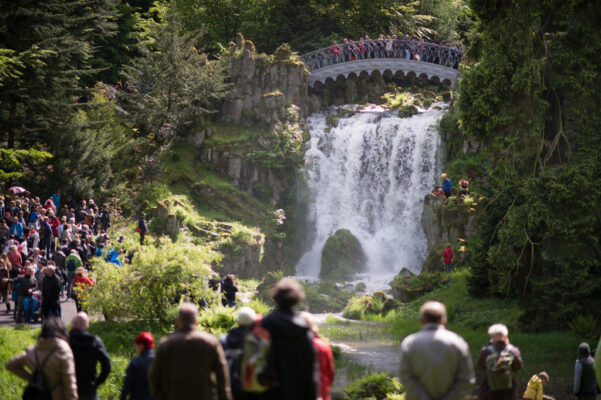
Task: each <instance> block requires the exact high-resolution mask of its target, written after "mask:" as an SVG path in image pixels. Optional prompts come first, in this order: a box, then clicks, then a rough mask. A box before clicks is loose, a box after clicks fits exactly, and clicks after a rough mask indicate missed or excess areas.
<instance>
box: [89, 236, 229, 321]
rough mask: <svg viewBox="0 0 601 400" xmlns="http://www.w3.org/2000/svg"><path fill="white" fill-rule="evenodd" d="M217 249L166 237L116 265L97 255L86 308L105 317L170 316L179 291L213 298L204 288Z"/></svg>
mask: <svg viewBox="0 0 601 400" xmlns="http://www.w3.org/2000/svg"><path fill="white" fill-rule="evenodd" d="M217 258H218V256H217V253H215V252H214V251H212V250H211V249H210V248H208V247H202V246H194V245H193V244H192V243H191V242H190V241H189V240H185V239H184V240H182V241H179V242H177V243H173V242H172V241H171V240H170V239H168V238H162V239H160V240H159V242H158V244H157V245H156V246H153V245H149V246H144V251H143V252H138V253H137V254H136V255H135V256H134V257H133V260H132V263H131V264H125V265H123V266H122V267H120V268H119V267H117V266H115V265H113V264H109V263H106V262H104V261H103V260H96V261H95V263H94V274H93V275H95V277H96V285H95V286H94V287H93V288H92V289H91V290H90V296H89V298H88V299H87V304H86V306H87V308H88V310H89V311H90V312H92V313H94V312H98V313H102V314H103V315H104V317H105V319H106V320H108V321H111V320H124V319H125V320H127V319H141V320H147V321H153V320H157V321H159V322H161V323H166V322H170V321H172V318H173V317H174V312H175V309H176V307H177V305H178V302H179V300H180V298H182V296H184V298H186V299H187V300H190V301H194V302H200V300H201V299H204V300H205V301H207V302H209V303H211V302H213V301H214V299H212V296H214V294H213V292H212V291H210V290H209V289H208V274H209V271H210V267H209V265H210V263H211V262H212V261H214V260H215V259H217Z"/></svg>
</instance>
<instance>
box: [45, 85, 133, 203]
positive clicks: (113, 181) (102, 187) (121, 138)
mask: <svg viewBox="0 0 601 400" xmlns="http://www.w3.org/2000/svg"><path fill="white" fill-rule="evenodd" d="M130 137H131V134H130V131H129V130H127V129H126V127H125V126H124V125H123V123H122V122H121V121H120V120H119V119H118V118H117V115H116V111H115V104H114V103H113V102H108V101H107V99H106V96H104V95H103V94H100V93H99V94H97V95H96V96H95V97H94V98H93V99H92V100H91V101H90V102H89V103H88V107H87V109H86V110H85V111H84V110H80V111H79V112H77V114H75V115H74V116H73V119H72V120H70V121H69V120H67V123H65V124H63V125H62V132H60V133H59V132H57V134H56V135H55V136H54V139H53V140H52V141H51V142H50V143H49V145H48V147H49V150H50V151H51V153H52V154H53V155H54V158H53V162H52V169H51V170H49V171H44V170H42V171H38V174H40V175H41V176H43V177H44V178H45V179H47V182H51V184H52V185H53V186H54V187H60V188H63V189H64V190H65V191H66V192H67V193H71V194H73V195H76V196H81V197H84V198H91V197H99V198H104V199H106V198H108V197H109V196H110V195H112V194H116V193H117V192H118V189H119V188H120V187H122V186H123V179H122V178H123V176H124V175H125V174H126V173H127V171H128V170H129V169H130V168H131V162H132V160H135V158H133V157H132V150H134V147H133V146H132V144H131V142H130ZM134 154H135V153H134ZM40 189H42V188H40Z"/></svg>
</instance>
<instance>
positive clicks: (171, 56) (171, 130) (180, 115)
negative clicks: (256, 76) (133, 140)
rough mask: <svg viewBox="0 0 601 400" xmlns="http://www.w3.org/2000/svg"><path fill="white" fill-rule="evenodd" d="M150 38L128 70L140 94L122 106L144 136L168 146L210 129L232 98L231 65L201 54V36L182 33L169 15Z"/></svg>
mask: <svg viewBox="0 0 601 400" xmlns="http://www.w3.org/2000/svg"><path fill="white" fill-rule="evenodd" d="M150 36H151V38H152V40H151V43H150V45H149V46H148V47H146V48H144V49H143V56H142V57H140V58H138V59H136V60H135V62H133V63H132V65H131V66H128V67H127V68H126V74H125V75H126V77H127V81H128V82H129V84H130V85H132V86H133V88H134V89H135V90H134V92H133V93H132V94H131V95H129V94H123V96H122V102H123V107H124V108H125V109H126V110H127V111H128V112H129V113H130V116H131V119H132V122H133V123H134V124H135V126H136V127H137V128H138V129H139V130H140V133H139V134H140V135H143V136H147V137H150V138H152V140H153V141H154V142H155V143H156V144H157V145H159V146H164V145H165V144H168V143H170V141H171V140H172V139H173V138H174V137H183V136H186V135H189V134H193V133H197V132H198V131H200V130H202V129H204V127H205V123H206V117H207V115H208V114H210V113H212V112H215V111H216V109H217V106H218V102H219V101H220V100H221V99H222V98H223V97H224V96H225V94H226V93H227V85H226V83H225V82H224V79H225V68H226V64H225V63H224V62H223V61H221V60H214V61H209V60H208V59H207V57H206V56H205V55H204V54H202V53H199V51H198V50H197V49H196V48H195V47H194V38H195V35H194V34H182V33H181V26H180V24H179V22H178V16H177V15H174V14H170V13H168V14H167V15H166V17H165V21H163V23H162V24H154V25H153V27H152V29H151V34H150Z"/></svg>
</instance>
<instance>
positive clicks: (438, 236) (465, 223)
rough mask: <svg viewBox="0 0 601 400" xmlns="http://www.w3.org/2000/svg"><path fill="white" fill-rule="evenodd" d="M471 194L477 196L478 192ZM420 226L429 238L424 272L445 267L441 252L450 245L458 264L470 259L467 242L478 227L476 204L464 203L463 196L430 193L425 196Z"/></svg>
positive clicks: (473, 196)
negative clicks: (448, 196)
mask: <svg viewBox="0 0 601 400" xmlns="http://www.w3.org/2000/svg"><path fill="white" fill-rule="evenodd" d="M470 197H471V198H472V199H474V198H475V197H476V195H475V194H471V195H470ZM421 225H422V228H423V229H424V233H425V235H426V238H427V240H428V251H429V255H428V258H427V259H426V262H425V263H424V268H423V271H424V272H436V271H441V270H443V269H444V264H443V263H442V252H443V250H444V249H445V247H446V245H447V244H449V243H450V244H451V247H452V249H453V253H454V260H453V263H454V265H455V266H459V265H461V264H464V263H465V262H466V261H467V260H468V259H469V251H468V242H469V239H471V238H472V237H473V236H474V235H475V234H476V232H477V229H478V210H477V203H476V202H474V203H473V204H470V205H465V203H464V202H463V198H462V197H459V198H457V197H453V196H452V197H451V198H450V199H449V200H447V199H446V198H445V197H443V196H438V197H437V196H434V195H432V194H427V195H426V197H425V199H424V209H423V212H422V218H421Z"/></svg>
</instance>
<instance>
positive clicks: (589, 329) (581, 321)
mask: <svg viewBox="0 0 601 400" xmlns="http://www.w3.org/2000/svg"><path fill="white" fill-rule="evenodd" d="M569 326H570V331H572V333H573V334H574V335H575V336H577V337H580V338H586V339H592V338H596V337H597V330H596V328H597V319H596V318H595V317H593V316H592V315H581V314H580V315H577V316H576V318H574V320H573V321H572V322H571V323H570V324H569Z"/></svg>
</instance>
